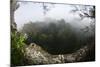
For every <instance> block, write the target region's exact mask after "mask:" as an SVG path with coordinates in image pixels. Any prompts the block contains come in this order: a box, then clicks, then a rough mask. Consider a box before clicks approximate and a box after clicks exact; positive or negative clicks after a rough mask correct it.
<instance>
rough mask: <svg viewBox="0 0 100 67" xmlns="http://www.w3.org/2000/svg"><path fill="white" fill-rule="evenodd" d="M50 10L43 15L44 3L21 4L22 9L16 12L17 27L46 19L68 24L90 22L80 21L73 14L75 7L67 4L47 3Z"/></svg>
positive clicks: (86, 21) (87, 20) (86, 20)
mask: <svg viewBox="0 0 100 67" xmlns="http://www.w3.org/2000/svg"><path fill="white" fill-rule="evenodd" d="M45 5H48V8H50V10H49V11H47V12H46V14H45V15H44V14H43V4H42V3H33V2H27V3H25V2H21V3H20V7H19V8H18V9H17V10H16V11H15V21H16V23H17V27H18V28H20V27H22V25H23V24H25V23H28V22H29V21H32V22H35V21H43V20H45V18H51V19H57V20H59V19H65V20H66V21H67V22H72V21H75V22H85V23H84V24H86V23H88V22H89V19H85V20H82V21H81V20H80V21H79V19H80V17H79V15H78V14H73V13H71V10H72V9H73V7H72V6H71V5H67V4H54V5H52V4H50V3H45ZM73 6H74V5H73Z"/></svg>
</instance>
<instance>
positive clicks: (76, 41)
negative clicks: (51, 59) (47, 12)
mask: <svg viewBox="0 0 100 67" xmlns="http://www.w3.org/2000/svg"><path fill="white" fill-rule="evenodd" d="M22 32H24V33H26V34H27V35H28V42H29V41H30V42H35V43H36V44H38V45H40V46H41V47H43V48H44V49H45V50H47V51H48V52H49V53H52V54H59V53H72V52H73V51H75V50H77V49H79V48H80V47H81V46H82V45H83V44H84V43H83V42H85V40H86V39H83V38H81V37H80V36H82V35H80V34H77V33H76V32H75V29H73V27H72V26H71V25H70V24H69V23H66V22H65V21H64V20H63V19H62V20H58V21H52V22H49V23H48V22H47V23H46V22H34V23H32V22H31V23H27V24H24V27H23V29H22ZM79 35H80V36H79ZM77 36H78V37H77ZM30 37H31V38H30ZM83 37H84V36H83ZM81 40H82V41H81Z"/></svg>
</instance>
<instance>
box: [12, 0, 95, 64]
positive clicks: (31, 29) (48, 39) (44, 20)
mask: <svg viewBox="0 0 100 67" xmlns="http://www.w3.org/2000/svg"><path fill="white" fill-rule="evenodd" d="M13 2H14V1H12V2H11V3H12V5H11V6H12V7H13V8H12V10H11V11H12V13H11V19H12V20H11V56H12V57H11V61H12V65H32V64H33V65H37V64H52V63H54V64H55V63H69V62H71V63H72V62H83V61H94V60H95V6H93V5H73V4H59V3H58V4H57V3H44V2H21V1H17V0H15V2H14V4H15V5H14V4H13Z"/></svg>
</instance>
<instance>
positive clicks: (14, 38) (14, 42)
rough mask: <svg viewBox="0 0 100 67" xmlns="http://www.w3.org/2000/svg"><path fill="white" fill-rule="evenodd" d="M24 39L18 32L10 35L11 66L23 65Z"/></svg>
mask: <svg viewBox="0 0 100 67" xmlns="http://www.w3.org/2000/svg"><path fill="white" fill-rule="evenodd" d="M24 40H25V38H24V36H23V35H22V34H20V33H18V32H12V33H11V63H12V65H23V62H24V42H23V41H24Z"/></svg>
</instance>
